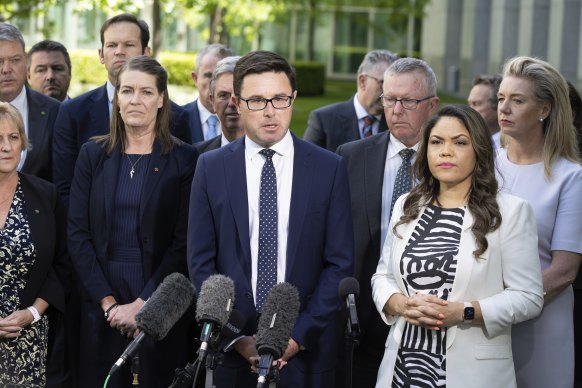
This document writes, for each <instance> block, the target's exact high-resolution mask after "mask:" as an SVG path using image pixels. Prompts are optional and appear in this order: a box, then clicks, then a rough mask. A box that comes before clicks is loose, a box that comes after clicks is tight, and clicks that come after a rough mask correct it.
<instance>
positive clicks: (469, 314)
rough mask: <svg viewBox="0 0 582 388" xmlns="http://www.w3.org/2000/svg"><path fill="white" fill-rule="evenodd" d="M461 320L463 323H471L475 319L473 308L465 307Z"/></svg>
mask: <svg viewBox="0 0 582 388" xmlns="http://www.w3.org/2000/svg"><path fill="white" fill-rule="evenodd" d="M463 318H464V319H465V321H472V320H473V319H474V318H475V308H474V307H465V311H464V313H463Z"/></svg>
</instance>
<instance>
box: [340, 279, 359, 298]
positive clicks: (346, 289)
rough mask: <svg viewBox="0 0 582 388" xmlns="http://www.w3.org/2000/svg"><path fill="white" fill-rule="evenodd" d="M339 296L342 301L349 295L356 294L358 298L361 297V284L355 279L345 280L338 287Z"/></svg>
mask: <svg viewBox="0 0 582 388" xmlns="http://www.w3.org/2000/svg"><path fill="white" fill-rule="evenodd" d="M338 294H339V297H340V299H341V300H342V301H343V300H344V299H345V298H346V296H348V295H349V294H354V295H355V296H356V298H357V297H358V296H360V283H358V280H357V279H355V278H343V279H342V280H341V282H340V284H339V286H338Z"/></svg>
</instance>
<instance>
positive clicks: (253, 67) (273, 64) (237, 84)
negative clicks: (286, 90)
mask: <svg viewBox="0 0 582 388" xmlns="http://www.w3.org/2000/svg"><path fill="white" fill-rule="evenodd" d="M268 72H275V73H285V75H286V76H287V79H289V83H290V84H291V89H292V91H295V90H297V83H296V81H295V69H294V68H293V66H291V65H290V64H289V62H287V61H286V60H285V58H283V57H282V56H280V55H279V54H275V53H273V52H271V51H252V52H250V53H248V54H247V55H245V56H243V57H242V58H241V59H239V60H238V62H237V63H236V66H235V68H234V73H233V89H234V94H235V96H238V97H240V92H241V87H242V83H243V79H244V78H245V77H246V76H247V75H249V74H261V73H268Z"/></svg>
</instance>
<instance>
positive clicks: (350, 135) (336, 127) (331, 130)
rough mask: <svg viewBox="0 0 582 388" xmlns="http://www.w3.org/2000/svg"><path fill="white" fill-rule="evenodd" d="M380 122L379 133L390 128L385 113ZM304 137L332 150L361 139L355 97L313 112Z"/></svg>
mask: <svg viewBox="0 0 582 388" xmlns="http://www.w3.org/2000/svg"><path fill="white" fill-rule="evenodd" d="M379 124H380V127H379V128H378V132H379V133H380V132H384V131H386V130H387V129H388V126H387V124H386V118H385V117H384V114H382V118H381V119H380V123H379ZM303 139H304V140H306V141H308V142H310V143H314V144H317V145H319V146H320V147H323V148H326V149H328V150H330V151H332V152H335V151H336V150H337V147H339V146H340V145H342V144H344V143H347V142H350V141H354V140H359V139H360V129H359V126H358V117H357V116H356V108H354V98H353V97H352V98H350V99H349V100H348V101H344V102H338V103H336V104H332V105H326V106H324V107H321V108H319V109H316V110H314V111H313V112H311V114H310V115H309V119H308V121H307V130H306V131H305V134H304V135H303Z"/></svg>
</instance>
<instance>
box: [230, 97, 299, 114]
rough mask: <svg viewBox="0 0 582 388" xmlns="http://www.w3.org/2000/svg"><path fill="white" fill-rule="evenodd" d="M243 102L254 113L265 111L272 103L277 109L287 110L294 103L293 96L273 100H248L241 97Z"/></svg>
mask: <svg viewBox="0 0 582 388" xmlns="http://www.w3.org/2000/svg"><path fill="white" fill-rule="evenodd" d="M239 98H240V99H241V101H244V102H246V103H247V108H249V110H252V111H257V110H263V109H265V108H266V107H267V104H268V103H269V102H270V103H271V105H273V108H275V109H286V108H289V107H290V106H291V102H292V101H293V96H279V97H273V98H249V99H248V100H246V99H244V98H242V97H240V96H239Z"/></svg>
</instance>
